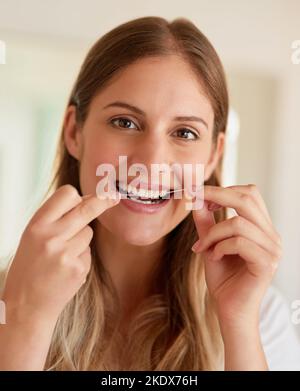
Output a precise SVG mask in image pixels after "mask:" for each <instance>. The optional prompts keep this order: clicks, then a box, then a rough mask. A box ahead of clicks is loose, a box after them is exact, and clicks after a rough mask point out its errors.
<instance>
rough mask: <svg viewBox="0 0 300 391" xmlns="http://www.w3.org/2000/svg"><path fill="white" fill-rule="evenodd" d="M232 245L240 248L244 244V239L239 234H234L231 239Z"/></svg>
mask: <svg viewBox="0 0 300 391" xmlns="http://www.w3.org/2000/svg"><path fill="white" fill-rule="evenodd" d="M233 245H234V247H235V248H237V249H238V248H241V247H242V246H244V245H245V241H244V239H243V238H242V237H241V236H236V237H235V238H234V239H233Z"/></svg>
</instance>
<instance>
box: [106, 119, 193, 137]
mask: <svg viewBox="0 0 300 391" xmlns="http://www.w3.org/2000/svg"><path fill="white" fill-rule="evenodd" d="M124 119H125V120H126V121H129V122H132V123H134V121H132V120H131V119H129V118H127V117H116V118H112V119H111V120H109V123H110V124H112V125H113V126H116V125H115V124H114V123H113V121H116V120H124ZM134 124H135V123H134ZM121 128H122V127H121ZM123 129H132V128H124V127H123ZM183 130H187V131H189V132H190V133H192V134H193V135H194V137H195V138H194V139H192V140H194V141H196V140H198V139H200V136H198V134H197V133H196V132H194V131H193V130H191V129H189V128H180V129H178V130H177V131H183ZM181 138H182V139H183V140H187V141H192V140H191V139H187V138H185V137H181Z"/></svg>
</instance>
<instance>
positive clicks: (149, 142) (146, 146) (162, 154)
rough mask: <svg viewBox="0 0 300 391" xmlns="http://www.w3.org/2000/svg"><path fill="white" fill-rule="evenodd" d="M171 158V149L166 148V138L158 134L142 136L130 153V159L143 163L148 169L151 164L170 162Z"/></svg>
mask: <svg viewBox="0 0 300 391" xmlns="http://www.w3.org/2000/svg"><path fill="white" fill-rule="evenodd" d="M172 159H173V156H172V151H171V150H170V149H169V148H168V145H167V142H166V140H164V139H163V138H162V137H159V136H155V137H153V136H150V137H149V136H148V137H144V138H143V140H140V142H139V143H137V145H136V147H135V149H134V151H133V153H132V160H133V161H134V162H135V163H141V164H144V165H145V166H146V167H147V168H149V169H150V167H151V164H170V163H171V162H172Z"/></svg>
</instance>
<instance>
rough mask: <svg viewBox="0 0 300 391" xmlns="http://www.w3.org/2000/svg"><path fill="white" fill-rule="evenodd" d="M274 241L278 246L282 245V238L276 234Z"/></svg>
mask: <svg viewBox="0 0 300 391" xmlns="http://www.w3.org/2000/svg"><path fill="white" fill-rule="evenodd" d="M275 240H276V243H277V244H278V246H281V245H282V238H281V236H280V235H279V233H278V232H276V236H275Z"/></svg>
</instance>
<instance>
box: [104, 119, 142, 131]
mask: <svg viewBox="0 0 300 391" xmlns="http://www.w3.org/2000/svg"><path fill="white" fill-rule="evenodd" d="M110 122H111V123H113V124H116V125H117V126H119V127H121V128H125V129H136V127H135V128H132V127H131V126H130V124H134V125H135V123H134V122H133V121H131V120H130V119H128V118H126V117H118V118H113V119H112V120H111V121H110ZM135 126H136V125H135Z"/></svg>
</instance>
